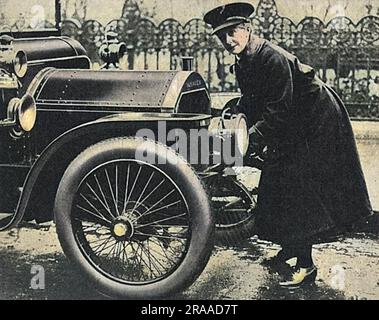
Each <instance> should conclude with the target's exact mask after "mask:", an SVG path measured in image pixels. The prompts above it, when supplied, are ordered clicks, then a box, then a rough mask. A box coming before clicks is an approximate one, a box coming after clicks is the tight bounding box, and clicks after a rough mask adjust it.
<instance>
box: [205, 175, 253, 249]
mask: <svg viewBox="0 0 379 320" xmlns="http://www.w3.org/2000/svg"><path fill="white" fill-rule="evenodd" d="M209 193H210V199H211V202H212V209H213V212H214V215H215V225H216V238H217V241H218V242H219V243H221V244H225V245H236V244H238V243H240V242H241V241H243V240H245V239H247V238H248V237H251V236H252V235H253V232H254V217H255V207H256V204H257V201H256V199H257V195H255V194H252V193H250V192H249V191H248V190H247V189H246V188H245V187H244V186H243V185H242V184H241V183H240V182H238V181H237V180H236V179H235V178H233V177H217V178H216V179H215V180H212V181H210V185H209Z"/></svg>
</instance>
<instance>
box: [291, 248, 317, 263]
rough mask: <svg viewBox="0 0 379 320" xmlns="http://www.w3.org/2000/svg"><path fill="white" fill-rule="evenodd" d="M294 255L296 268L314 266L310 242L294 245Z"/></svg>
mask: <svg viewBox="0 0 379 320" xmlns="http://www.w3.org/2000/svg"><path fill="white" fill-rule="evenodd" d="M294 256H296V257H297V263H296V267H297V268H311V267H313V266H314V263H313V259H312V245H311V244H308V245H301V246H296V247H295V248H294Z"/></svg>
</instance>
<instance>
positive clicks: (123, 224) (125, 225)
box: [112, 219, 134, 240]
mask: <svg viewBox="0 0 379 320" xmlns="http://www.w3.org/2000/svg"><path fill="white" fill-rule="evenodd" d="M112 233H113V236H114V237H115V238H116V239H117V240H129V239H131V238H132V237H133V235H134V227H133V224H132V222H131V221H129V220H128V219H120V220H116V221H115V223H114V225H113V227H112Z"/></svg>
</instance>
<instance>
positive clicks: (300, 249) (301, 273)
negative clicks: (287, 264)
mask: <svg viewBox="0 0 379 320" xmlns="http://www.w3.org/2000/svg"><path fill="white" fill-rule="evenodd" d="M293 250H294V251H293V252H294V254H295V255H296V257H297V263H296V267H295V269H294V270H293V272H292V274H291V275H290V276H289V277H285V280H284V281H282V282H280V285H281V286H282V287H287V288H297V287H300V286H302V285H304V284H309V283H313V282H314V281H315V279H316V276H317V269H316V267H315V265H314V263H313V259H312V245H311V244H307V245H296V246H294V247H293Z"/></svg>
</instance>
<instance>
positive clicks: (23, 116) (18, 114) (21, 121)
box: [8, 94, 37, 132]
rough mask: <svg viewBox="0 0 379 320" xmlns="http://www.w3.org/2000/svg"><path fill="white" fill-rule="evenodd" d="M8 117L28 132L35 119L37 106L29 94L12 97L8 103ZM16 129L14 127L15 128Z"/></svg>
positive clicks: (32, 126)
mask: <svg viewBox="0 0 379 320" xmlns="http://www.w3.org/2000/svg"><path fill="white" fill-rule="evenodd" d="M8 119H10V121H11V122H12V123H13V124H17V125H18V126H19V127H20V129H21V130H22V131H24V132H30V131H32V129H33V128H34V125H35V123H36V120H37V106H36V103H35V100H34V98H33V97H32V96H31V95H30V94H26V95H24V96H23V97H22V98H21V99H19V98H13V99H12V100H11V101H10V102H9V105H8ZM15 130H16V129H15Z"/></svg>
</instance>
